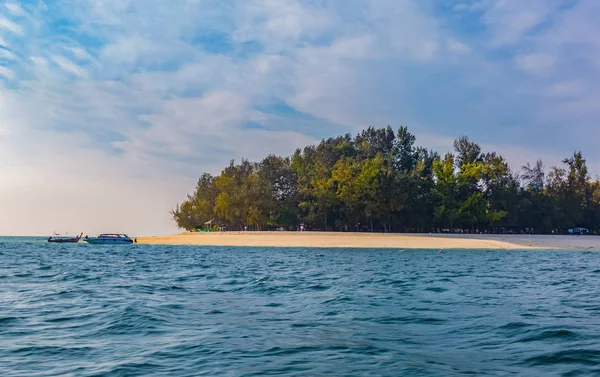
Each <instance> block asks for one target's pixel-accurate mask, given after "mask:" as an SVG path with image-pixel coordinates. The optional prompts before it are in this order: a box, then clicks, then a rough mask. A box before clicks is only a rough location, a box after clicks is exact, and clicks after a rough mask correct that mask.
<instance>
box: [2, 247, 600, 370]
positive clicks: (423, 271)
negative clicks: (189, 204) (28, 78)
mask: <svg viewBox="0 0 600 377" xmlns="http://www.w3.org/2000/svg"><path fill="white" fill-rule="evenodd" d="M44 241H45V240H43V239H15V238H12V239H9V238H2V239H0V376H4V377H8V376H31V377H33V376H272V375H278V376H464V375H474V376H508V375H515V376H592V375H600V262H599V258H600V254H598V253H597V252H591V251H555V250H553V251H543V250H540V251H531V250H529V251H490V250H478V251H474V250H446V251H445V252H444V253H443V254H439V253H438V251H437V250H412V251H411V250H404V251H402V250H398V249H385V250H375V249H373V250H360V249H357V250H351V249H302V248H243V247H240V248H228V247H195V246H148V245H129V246H92V245H87V244H84V243H80V244H70V245H69V244H62V245H61V244H50V243H47V242H44Z"/></svg>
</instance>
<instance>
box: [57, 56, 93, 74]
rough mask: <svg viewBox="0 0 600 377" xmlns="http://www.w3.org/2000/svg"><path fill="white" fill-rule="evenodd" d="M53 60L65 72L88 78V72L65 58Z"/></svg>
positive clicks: (59, 57) (60, 57)
mask: <svg viewBox="0 0 600 377" xmlns="http://www.w3.org/2000/svg"><path fill="white" fill-rule="evenodd" d="M52 60H53V61H54V62H55V63H56V64H57V65H58V66H59V67H60V68H61V69H63V70H64V71H65V72H69V73H72V74H74V75H75V76H78V77H85V76H87V72H86V71H85V69H83V68H81V67H80V66H79V65H77V64H75V63H73V62H72V61H71V60H69V59H67V58H65V57H64V56H53V57H52Z"/></svg>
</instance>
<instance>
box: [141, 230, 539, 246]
mask: <svg viewBox="0 0 600 377" xmlns="http://www.w3.org/2000/svg"><path fill="white" fill-rule="evenodd" d="M522 241H523V240H521V242H510V238H509V237H507V238H506V239H501V238H498V237H485V236H481V237H461V236H460V235H458V236H457V235H452V236H444V235H436V234H426V235H417V234H389V233H387V234H385V233H334V232H283V231H280V232H212V233H203V232H186V233H180V234H175V235H170V236H153V237H140V238H138V243H140V244H157V245H203V246H246V247H310V248H315V247H316V248H399V249H520V250H523V249H537V248H550V247H543V246H540V245H536V244H535V243H528V242H527V240H525V242H522ZM544 246H545V245H544Z"/></svg>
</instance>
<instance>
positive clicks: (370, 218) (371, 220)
mask: <svg viewBox="0 0 600 377" xmlns="http://www.w3.org/2000/svg"><path fill="white" fill-rule="evenodd" d="M369 221H370V222H371V233H373V216H369Z"/></svg>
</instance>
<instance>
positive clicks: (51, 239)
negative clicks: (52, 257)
mask: <svg viewBox="0 0 600 377" xmlns="http://www.w3.org/2000/svg"><path fill="white" fill-rule="evenodd" d="M81 236H83V232H82V233H81V234H80V235H78V236H77V237H69V236H60V235H58V234H56V233H54V235H53V236H51V237H48V242H54V243H77V242H79V240H80V239H81Z"/></svg>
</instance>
